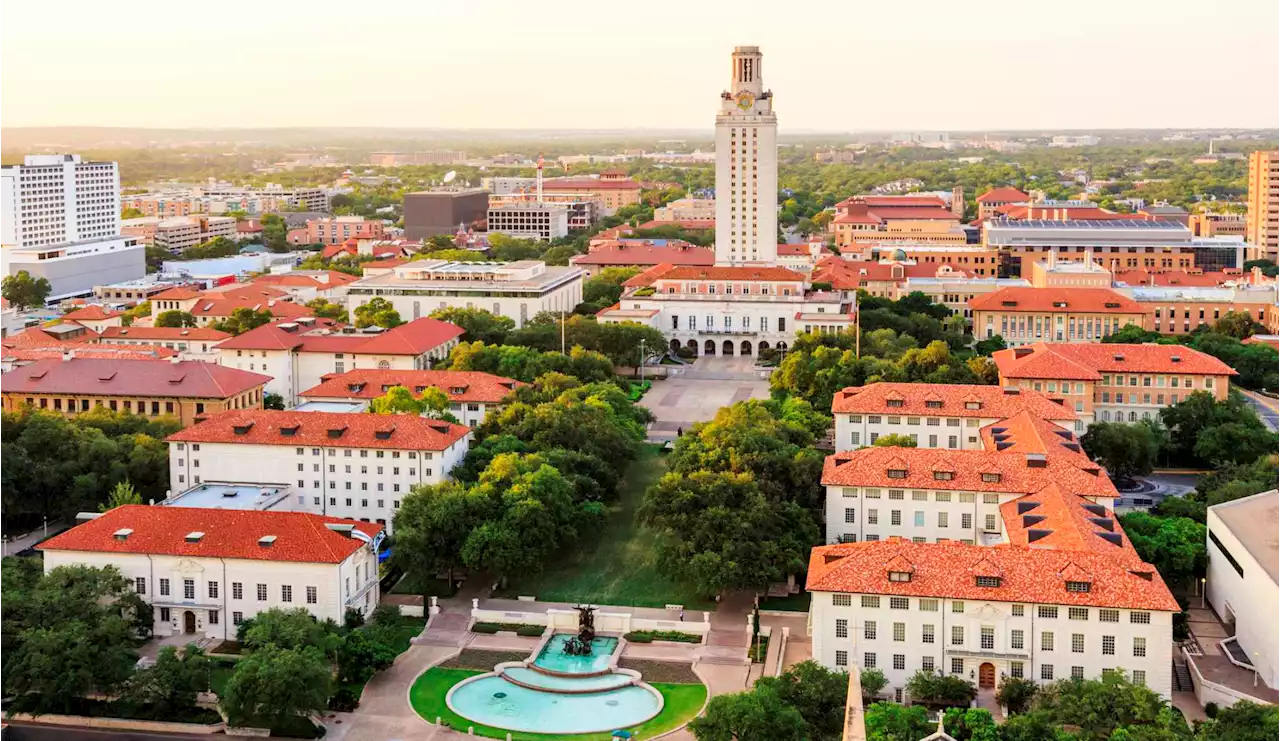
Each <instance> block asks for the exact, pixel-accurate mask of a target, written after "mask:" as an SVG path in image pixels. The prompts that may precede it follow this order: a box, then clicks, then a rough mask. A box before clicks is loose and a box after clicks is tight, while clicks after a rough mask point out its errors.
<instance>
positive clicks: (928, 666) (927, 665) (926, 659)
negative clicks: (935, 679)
mask: <svg viewBox="0 0 1280 741" xmlns="http://www.w3.org/2000/svg"><path fill="white" fill-rule="evenodd" d="M920 668H921V669H923V670H924V671H927V672H932V671H933V657H932V656H922V657H920Z"/></svg>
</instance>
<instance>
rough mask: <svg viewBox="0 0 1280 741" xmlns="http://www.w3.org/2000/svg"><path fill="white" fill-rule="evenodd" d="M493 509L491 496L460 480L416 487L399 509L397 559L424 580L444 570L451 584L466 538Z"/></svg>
mask: <svg viewBox="0 0 1280 741" xmlns="http://www.w3.org/2000/svg"><path fill="white" fill-rule="evenodd" d="M493 510H494V507H493V503H492V501H491V500H490V499H488V498H487V497H484V496H482V495H477V496H472V494H471V492H470V491H469V490H468V488H467V487H466V486H464V485H462V484H460V483H459V482H457V481H446V482H443V483H440V484H435V485H430V486H418V487H414V488H413V490H412V491H410V492H409V493H408V494H407V495H406V496H405V497H404V499H403V500H402V501H401V503H400V509H398V510H396V515H395V528H396V547H395V550H394V551H393V552H392V553H393V554H394V555H393V557H394V559H395V562H396V563H397V564H398V565H400V566H401V567H402V568H404V570H405V571H406V572H407V573H410V574H416V575H418V576H419V577H421V578H420V579H419V581H420V582H421V583H424V584H425V583H426V582H427V579H429V578H431V577H434V576H435V575H436V574H438V573H440V572H441V571H444V572H446V573H447V575H448V579H449V583H450V584H452V583H453V581H454V571H455V570H456V569H457V568H458V567H459V566H461V565H462V549H463V546H465V545H466V542H467V538H469V537H470V535H471V532H472V531H473V530H474V529H476V528H477V527H479V526H480V525H481V524H483V523H484V522H485V521H486V520H487V519H488V518H489V516H490V515H491V514H492V513H493Z"/></svg>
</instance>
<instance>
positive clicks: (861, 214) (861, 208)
mask: <svg viewBox="0 0 1280 741" xmlns="http://www.w3.org/2000/svg"><path fill="white" fill-rule="evenodd" d="M889 221H956V222H958V221H960V217H959V216H957V215H956V214H954V213H952V212H951V211H950V210H949V209H946V208H942V207H941V206H936V207H928V206H909V207H896V208H885V207H884V206H872V207H868V206H867V205H866V204H862V203H859V202H854V203H852V204H850V205H849V206H848V207H847V208H846V210H845V211H844V212H843V213H840V214H839V215H837V216H836V217H835V218H834V219H832V222H833V223H836V224H880V223H883V222H889Z"/></svg>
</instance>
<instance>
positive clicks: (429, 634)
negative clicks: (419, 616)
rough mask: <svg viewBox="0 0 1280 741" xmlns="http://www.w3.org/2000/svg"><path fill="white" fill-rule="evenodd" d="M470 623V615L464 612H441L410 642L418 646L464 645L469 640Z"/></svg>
mask: <svg viewBox="0 0 1280 741" xmlns="http://www.w3.org/2000/svg"><path fill="white" fill-rule="evenodd" d="M470 623H471V617H470V616H469V615H467V614H466V613H464V612H442V613H440V614H438V615H436V616H435V617H434V618H432V619H431V623H430V625H428V626H427V629H426V630H424V631H423V632H422V635H419V636H417V637H415V638H414V639H413V641H412V642H413V643H414V644H415V645H418V646H450V647H457V646H465V645H467V644H468V643H470V642H471V633H470V631H468V630H467V628H468V627H469V626H470Z"/></svg>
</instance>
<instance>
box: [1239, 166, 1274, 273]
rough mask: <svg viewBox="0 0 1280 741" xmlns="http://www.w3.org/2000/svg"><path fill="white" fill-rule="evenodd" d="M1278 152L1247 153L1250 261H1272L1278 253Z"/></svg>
mask: <svg viewBox="0 0 1280 741" xmlns="http://www.w3.org/2000/svg"><path fill="white" fill-rule="evenodd" d="M1278 159H1280V152H1277V151H1275V150H1272V151H1270V152H1266V151H1261V150H1259V151H1257V152H1253V153H1252V154H1250V155H1249V210H1248V213H1247V215H1246V216H1245V241H1246V242H1248V243H1249V249H1248V257H1249V259H1250V260H1275V259H1276V258H1277V256H1278V255H1280V162H1277V160H1278Z"/></svg>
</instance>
